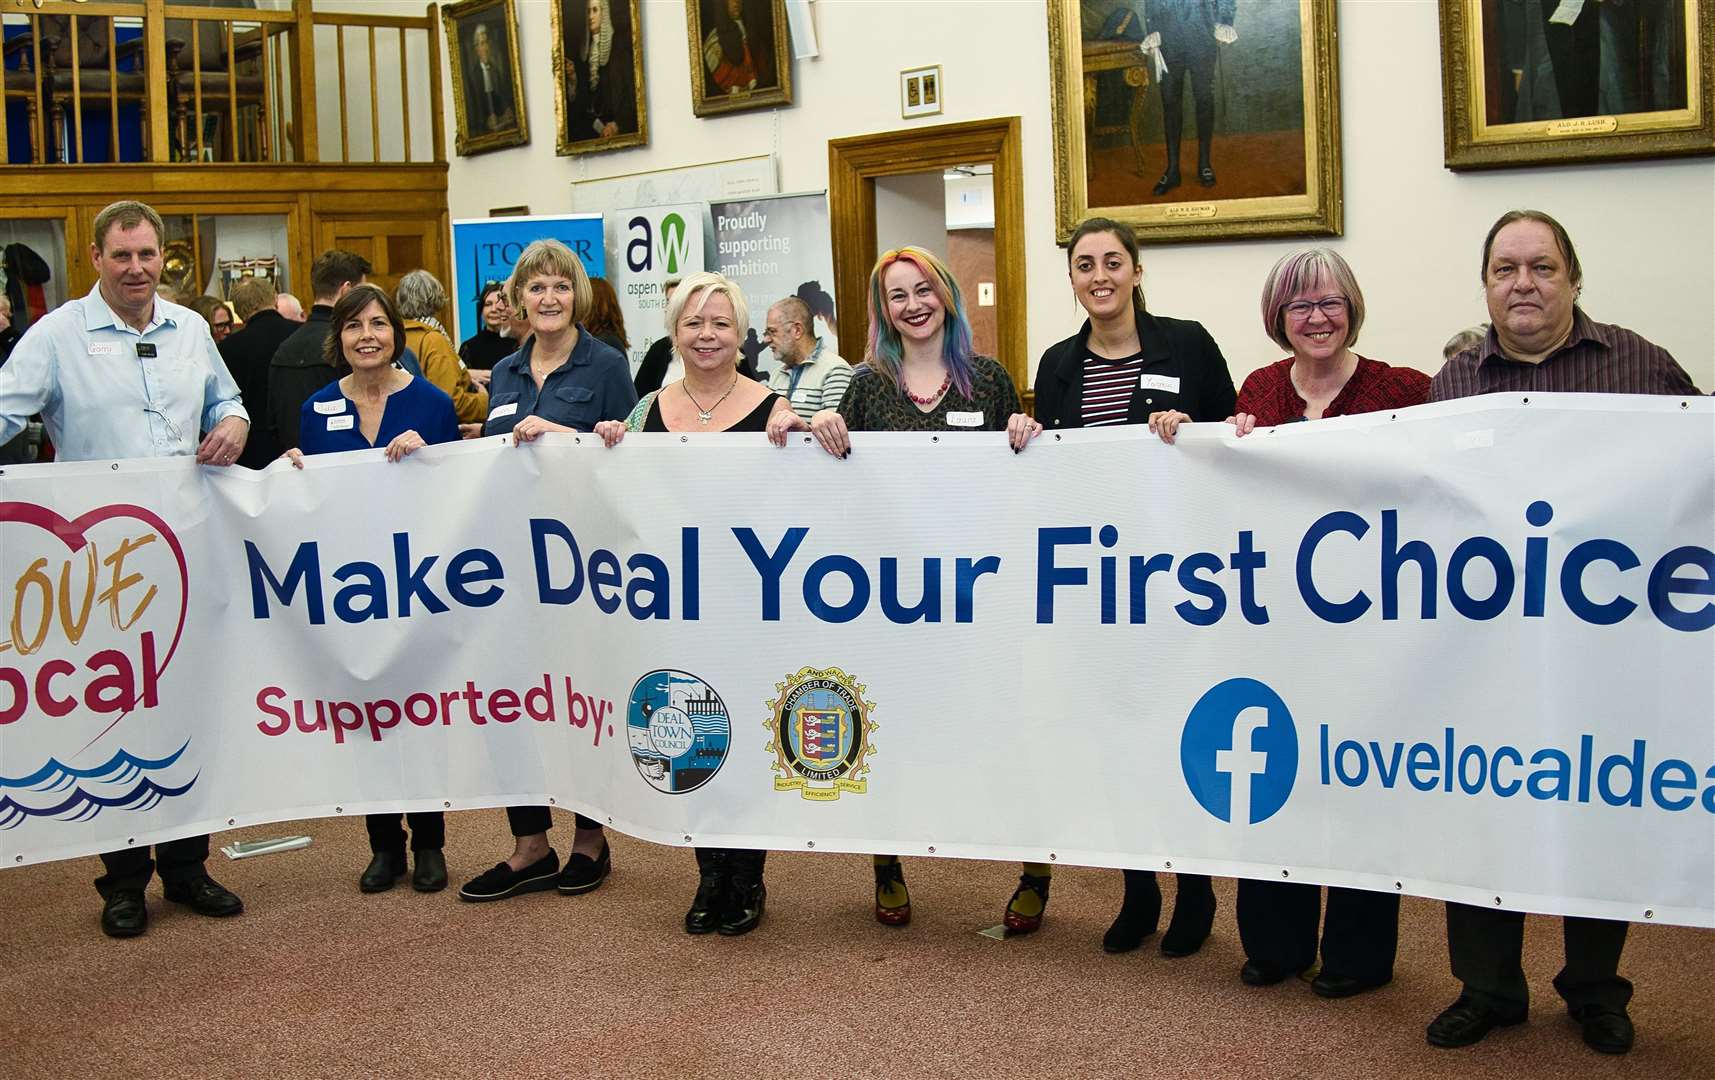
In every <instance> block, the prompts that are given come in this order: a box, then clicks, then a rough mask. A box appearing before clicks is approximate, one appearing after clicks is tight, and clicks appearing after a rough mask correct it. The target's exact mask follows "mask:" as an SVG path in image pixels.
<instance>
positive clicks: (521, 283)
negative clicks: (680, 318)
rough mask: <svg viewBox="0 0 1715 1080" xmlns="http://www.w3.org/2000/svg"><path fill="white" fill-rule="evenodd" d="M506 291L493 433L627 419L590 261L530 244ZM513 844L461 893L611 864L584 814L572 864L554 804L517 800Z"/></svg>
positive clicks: (573, 886)
mask: <svg viewBox="0 0 1715 1080" xmlns="http://www.w3.org/2000/svg"><path fill="white" fill-rule="evenodd" d="M507 293H508V296H507V301H508V303H509V304H510V305H511V307H512V308H513V309H514V310H516V311H520V312H522V313H523V315H524V320H525V322H526V324H527V325H528V335H529V336H528V337H527V338H526V339H525V341H524V344H523V347H522V348H520V349H519V350H518V351H517V352H515V353H513V354H512V355H511V356H509V357H507V358H506V359H505V360H503V361H501V362H500V363H499V364H496V365H495V367H494V379H493V382H491V383H490V384H489V395H488V422H487V424H486V425H485V427H484V429H483V434H485V435H504V434H506V433H507V432H511V433H512V438H513V440H514V441H515V442H516V443H519V444H523V443H527V442H533V441H535V440H536V439H537V438H538V437H539V436H541V435H542V434H543V433H545V432H550V431H586V432H587V431H592V430H593V429H594V428H595V426H596V424H597V423H599V422H600V421H603V420H619V419H622V418H623V417H624V416H625V415H626V414H627V413H629V412H630V411H631V407H632V406H633V405H635V404H636V403H637V395H636V394H635V393H633V392H632V389H631V373H630V369H629V368H628V367H627V366H626V363H625V358H624V357H623V356H621V355H619V353H617V352H615V351H614V350H613V349H612V348H610V347H609V346H607V345H604V344H602V343H601V342H599V341H597V340H596V339H595V338H594V337H593V336H591V335H590V334H589V332H588V331H587V330H585V329H583V328H582V327H580V326H579V325H578V316H579V315H580V313H582V312H586V311H588V310H589V308H590V279H589V277H588V275H587V274H586V273H585V272H584V264H583V263H582V262H580V261H579V260H578V257H577V256H576V255H574V254H572V251H571V249H570V248H568V247H566V245H564V244H562V243H560V242H559V241H558V240H537V241H534V242H533V243H531V244H530V246H529V247H527V248H525V249H524V253H523V254H522V255H520V256H519V257H518V262H517V264H516V265H515V266H514V267H513V268H512V277H511V279H510V280H509V281H508V282H507ZM506 819H507V821H508V822H509V823H510V824H511V826H512V836H513V848H512V854H511V855H510V856H508V857H507V858H506V860H505V861H504V862H501V863H497V864H496V865H495V866H494V868H493V869H492V870H488V871H485V872H483V873H482V874H480V875H479V876H477V877H475V878H473V879H471V880H470V881H468V882H466V883H465V885H464V887H463V888H462V889H460V890H459V899H461V900H469V901H473V902H474V901H485V900H503V899H505V898H506V897H509V896H516V895H518V894H520V893H526V892H538V891H542V890H545V889H554V888H558V889H559V891H560V892H561V894H563V895H566V896H575V895H578V894H580V893H586V892H589V891H591V890H592V889H595V888H597V887H598V886H600V885H601V883H602V882H603V881H604V880H606V878H607V875H608V870H609V868H610V867H611V865H612V860H611V856H610V854H609V851H608V845H607V835H606V834H605V833H604V832H603V831H602V827H601V823H600V822H598V821H596V820H595V819H593V818H587V817H585V816H584V815H582V814H579V815H577V819H576V825H577V831H576V832H575V833H574V834H573V837H572V850H571V854H570V855H569V856H568V857H567V859H566V865H565V869H563V870H562V869H561V868H560V857H559V855H558V854H557V853H556V852H555V851H554V849H553V847H552V846H550V845H549V843H548V829H549V827H550V826H552V824H553V818H552V816H551V815H550V814H549V812H548V808H547V807H546V806H509V807H507V808H506Z"/></svg>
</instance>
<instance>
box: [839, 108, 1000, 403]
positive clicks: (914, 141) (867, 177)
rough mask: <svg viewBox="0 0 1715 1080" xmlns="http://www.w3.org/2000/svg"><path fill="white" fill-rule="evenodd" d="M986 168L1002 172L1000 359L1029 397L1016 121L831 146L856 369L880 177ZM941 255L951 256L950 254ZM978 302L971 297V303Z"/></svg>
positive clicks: (843, 313) (848, 350) (848, 332)
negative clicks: (1027, 390)
mask: <svg viewBox="0 0 1715 1080" xmlns="http://www.w3.org/2000/svg"><path fill="white" fill-rule="evenodd" d="M983 164H989V165H993V166H994V248H995V289H996V295H997V297H998V298H999V301H1000V302H999V304H998V306H999V308H1000V310H999V311H998V312H996V319H995V323H996V326H995V329H996V340H997V342H998V349H997V351H998V352H999V353H1000V355H999V356H997V357H995V359H996V360H999V361H1000V362H1001V364H1002V365H1004V366H1005V368H1006V370H1007V371H1008V372H1009V373H1010V374H1011V375H1012V381H1013V383H1014V385H1016V386H1017V387H1018V390H1019V393H1020V395H1023V394H1024V393H1025V391H1026V389H1027V388H1028V387H1029V385H1030V383H1029V380H1028V378H1027V376H1028V375H1029V372H1030V357H1029V342H1028V339H1027V338H1026V336H1025V296H1024V175H1023V174H1024V159H1023V152H1022V149H1021V142H1020V138H1019V118H1018V117H1016V116H1003V117H996V118H994V119H992V120H970V121H967V122H965V123H959V124H940V125H937V126H934V127H912V128H905V129H903V130H899V131H884V132H879V133H877V134H874V135H854V136H851V137H849V138H844V139H830V140H828V228H829V232H830V234H831V236H832V241H833V247H834V303H835V305H836V307H837V310H838V313H839V323H840V355H841V356H843V357H845V358H846V359H847V360H850V361H851V362H853V363H856V362H857V361H858V360H859V358H861V357H862V356H863V353H864V345H865V341H866V338H867V335H868V333H869V328H868V326H867V325H865V324H866V320H867V318H868V316H867V305H868V299H867V296H866V294H867V291H868V288H869V274H870V270H871V269H873V268H874V266H875V260H876V256H877V254H878V251H877V249H876V244H875V181H876V178H877V177H882V176H898V175H900V174H901V173H919V172H928V171H931V170H938V169H947V168H951V167H953V166H955V165H983ZM936 254H937V255H940V256H942V257H945V256H946V252H944V251H940V252H936ZM975 299H976V298H975V297H967V298H966V302H967V303H972V302H974V301H975Z"/></svg>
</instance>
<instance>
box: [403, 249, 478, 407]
mask: <svg viewBox="0 0 1715 1080" xmlns="http://www.w3.org/2000/svg"><path fill="white" fill-rule="evenodd" d="M397 303H398V307H399V314H400V315H401V316H402V317H403V318H404V320H405V339H404V342H403V347H404V348H407V349H410V350H411V351H412V352H414V353H416V354H417V362H418V363H419V364H421V365H422V368H423V378H425V379H427V380H429V382H431V383H433V384H434V385H435V386H437V387H439V388H440V390H441V392H442V393H444V394H446V395H447V396H449V397H451V398H452V399H453V411H454V412H456V413H457V414H458V418H459V423H460V424H464V425H470V426H469V427H468V428H466V433H467V434H468V435H471V436H475V435H478V434H481V431H482V422H483V421H484V420H487V419H488V391H486V390H483V389H481V388H480V387H478V386H477V385H476V384H475V383H473V382H471V379H470V373H469V372H468V371H467V370H465V366H464V361H463V360H460V359H459V356H458V353H457V352H455V351H454V350H453V342H452V338H450V337H449V336H448V335H447V332H446V329H445V328H444V327H442V326H441V322H440V319H438V318H436V313H437V312H439V311H440V310H441V309H442V308H444V307H446V306H447V290H446V289H444V288H442V286H441V283H440V281H439V279H437V278H436V277H435V275H433V274H431V273H429V272H428V271H427V270H413V271H411V272H410V273H409V274H406V275H405V276H404V277H402V278H400V279H399V290H398V299H397Z"/></svg>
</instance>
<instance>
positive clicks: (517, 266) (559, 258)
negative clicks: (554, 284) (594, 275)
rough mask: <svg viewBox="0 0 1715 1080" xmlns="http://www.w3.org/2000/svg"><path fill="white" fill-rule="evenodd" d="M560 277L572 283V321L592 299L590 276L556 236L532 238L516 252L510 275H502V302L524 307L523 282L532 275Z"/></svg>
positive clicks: (581, 315) (519, 308) (580, 317)
mask: <svg viewBox="0 0 1715 1080" xmlns="http://www.w3.org/2000/svg"><path fill="white" fill-rule="evenodd" d="M543 275H549V276H552V277H563V278H566V279H568V280H569V281H571V283H572V321H573V322H580V321H582V320H583V318H584V316H585V315H587V314H589V310H590V306H591V305H592V304H594V303H595V293H594V292H593V291H592V290H591V288H590V276H589V274H588V272H586V271H585V270H584V264H583V262H582V261H581V260H580V259H579V258H578V257H577V256H576V255H574V254H572V249H571V248H569V247H567V246H566V245H564V244H562V243H560V242H559V241H558V240H535V241H532V242H531V244H530V246H529V247H527V248H525V249H524V254H522V255H520V256H518V261H517V262H516V263H514V264H513V266H512V276H511V277H509V278H507V279H506V302H507V303H509V304H511V305H512V310H513V311H523V310H524V286H525V284H526V283H528V282H529V280H530V279H531V278H533V277H542V276H543Z"/></svg>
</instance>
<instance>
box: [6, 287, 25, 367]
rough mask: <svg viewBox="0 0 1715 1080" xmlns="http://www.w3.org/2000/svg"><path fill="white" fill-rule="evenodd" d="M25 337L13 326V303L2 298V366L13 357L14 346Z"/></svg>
mask: <svg viewBox="0 0 1715 1080" xmlns="http://www.w3.org/2000/svg"><path fill="white" fill-rule="evenodd" d="M23 336H24V335H23V333H22V332H20V331H19V329H18V328H17V327H16V326H13V325H12V301H11V300H10V299H8V298H7V297H5V296H0V364H4V363H5V362H6V358H7V357H8V356H11V355H12V346H14V345H16V344H18V339H19V338H20V337H23Z"/></svg>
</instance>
